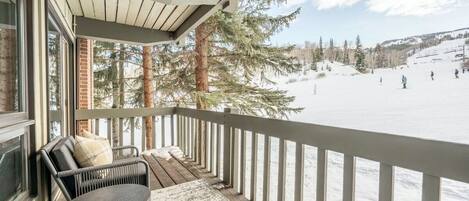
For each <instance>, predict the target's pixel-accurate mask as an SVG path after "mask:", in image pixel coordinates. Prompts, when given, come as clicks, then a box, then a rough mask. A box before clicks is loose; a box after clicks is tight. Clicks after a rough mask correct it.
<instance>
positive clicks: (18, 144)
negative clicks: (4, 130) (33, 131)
mask: <svg viewBox="0 0 469 201" xmlns="http://www.w3.org/2000/svg"><path fill="white" fill-rule="evenodd" d="M23 136H24V135H21V136H18V137H14V138H13V139H9V140H6V141H4V142H0V161H1V162H0V181H8V185H2V187H1V188H0V200H1V201H3V200H9V199H10V198H12V197H15V196H16V195H18V194H19V193H21V192H22V191H24V182H23V180H24V177H23V176H24V173H23V172H24V168H25V167H23V164H24V160H25V158H24V153H23V149H22V145H23Z"/></svg>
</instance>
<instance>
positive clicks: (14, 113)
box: [0, 0, 32, 201]
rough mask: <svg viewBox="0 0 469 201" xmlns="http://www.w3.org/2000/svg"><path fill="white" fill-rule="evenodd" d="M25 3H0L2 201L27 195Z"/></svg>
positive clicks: (0, 177)
mask: <svg viewBox="0 0 469 201" xmlns="http://www.w3.org/2000/svg"><path fill="white" fill-rule="evenodd" d="M23 5H24V4H23V1H22V0H7V1H0V86H1V87H0V181H2V182H3V181H7V182H3V183H0V201H6V200H12V199H18V198H22V197H24V196H27V195H28V189H27V186H28V185H27V181H28V177H27V174H26V173H27V172H28V171H27V165H26V164H27V157H26V154H27V153H26V151H25V150H27V147H29V146H28V144H27V143H26V142H27V140H24V139H26V137H27V136H28V135H27V134H28V129H27V128H28V126H29V125H31V124H32V121H27V120H28V115H27V109H26V108H25V107H24V106H25V104H24V103H25V100H26V98H25V97H26V93H25V90H24V89H25V88H24V86H25V83H26V82H25V79H24V77H25V70H24V69H25V67H24V64H25V63H26V62H25V59H24V55H25V54H24V53H23V51H24V49H25V48H24V47H23V45H24V44H23V43H22V41H24V40H23V37H24V36H23V34H24V31H23V30H24V29H23V25H24V18H23Z"/></svg>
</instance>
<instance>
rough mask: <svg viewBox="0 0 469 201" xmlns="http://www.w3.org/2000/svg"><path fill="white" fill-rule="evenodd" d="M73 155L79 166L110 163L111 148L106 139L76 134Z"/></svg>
mask: <svg viewBox="0 0 469 201" xmlns="http://www.w3.org/2000/svg"><path fill="white" fill-rule="evenodd" d="M74 149H75V152H74V157H75V160H76V161H77V162H78V164H79V165H80V167H91V166H98V165H106V164H110V163H112V149H111V146H110V145H109V142H108V141H107V140H106V139H90V138H85V137H80V136H76V143H75V146H74Z"/></svg>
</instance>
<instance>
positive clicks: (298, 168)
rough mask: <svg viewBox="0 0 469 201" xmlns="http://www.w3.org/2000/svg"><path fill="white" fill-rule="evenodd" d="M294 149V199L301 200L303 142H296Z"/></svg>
mask: <svg viewBox="0 0 469 201" xmlns="http://www.w3.org/2000/svg"><path fill="white" fill-rule="evenodd" d="M295 148H296V151H295V162H296V163H295V201H302V200H303V177H304V166H303V162H304V153H303V152H304V148H303V144H301V143H300V142H296V146H295Z"/></svg>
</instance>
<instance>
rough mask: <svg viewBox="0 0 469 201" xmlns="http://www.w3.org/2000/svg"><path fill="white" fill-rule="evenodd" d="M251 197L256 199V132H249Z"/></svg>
mask: <svg viewBox="0 0 469 201" xmlns="http://www.w3.org/2000/svg"><path fill="white" fill-rule="evenodd" d="M251 137H252V138H251V199H250V200H256V194H257V144H258V143H257V141H258V139H259V138H258V137H257V133H256V132H251Z"/></svg>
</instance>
